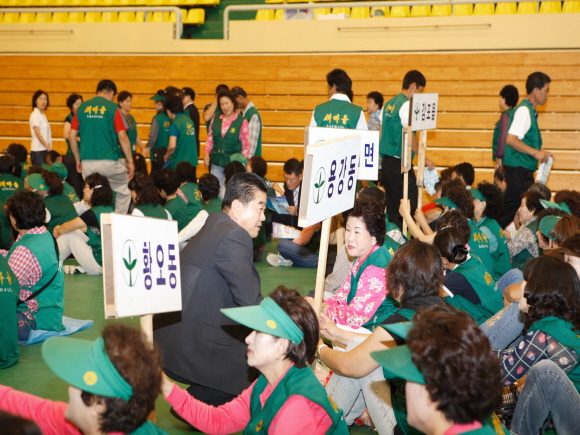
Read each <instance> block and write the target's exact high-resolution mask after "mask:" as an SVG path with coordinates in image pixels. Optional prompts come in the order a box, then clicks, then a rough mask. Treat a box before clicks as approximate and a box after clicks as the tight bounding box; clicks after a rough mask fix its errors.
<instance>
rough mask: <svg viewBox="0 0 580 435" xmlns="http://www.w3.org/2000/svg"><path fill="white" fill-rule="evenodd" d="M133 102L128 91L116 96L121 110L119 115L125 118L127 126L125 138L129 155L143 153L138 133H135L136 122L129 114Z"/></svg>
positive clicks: (131, 95)
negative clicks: (127, 140) (128, 144)
mask: <svg viewBox="0 0 580 435" xmlns="http://www.w3.org/2000/svg"><path fill="white" fill-rule="evenodd" d="M132 100H133V94H132V93H131V92H129V91H121V92H119V95H117V101H118V103H119V109H121V115H123V118H125V123H126V124H127V127H128V129H127V137H128V138H129V143H130V144H131V153H132V154H135V153H140V152H142V151H143V145H142V144H141V138H140V137H139V132H138V131H137V121H135V118H133V115H131V114H130V113H129V112H130V111H131V104H132Z"/></svg>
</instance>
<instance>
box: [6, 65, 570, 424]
mask: <svg viewBox="0 0 580 435" xmlns="http://www.w3.org/2000/svg"><path fill="white" fill-rule="evenodd" d="M327 84H328V94H329V101H327V102H325V103H322V104H320V105H318V106H316V107H315V108H314V110H313V112H312V118H311V124H310V125H311V126H319V127H329V128H347V129H368V128H370V129H376V130H380V131H381V136H380V143H379V153H380V157H381V163H382V165H381V175H380V176H379V178H378V180H375V181H374V182H367V183H365V184H364V185H362V186H360V189H359V192H358V193H357V197H356V199H355V202H354V206H353V207H352V209H350V210H347V211H345V212H344V213H342V214H341V215H340V216H337V221H338V222H339V226H342V227H343V228H344V247H342V246H341V247H337V252H336V257H335V259H333V261H332V264H330V266H331V267H330V269H331V271H330V270H329V272H330V273H329V274H328V276H327V277H326V281H325V291H324V300H323V302H322V306H321V308H320V312H318V313H317V312H315V311H314V307H315V306H317V304H316V301H314V299H313V298H312V297H310V296H306V297H302V296H301V295H300V294H299V292H298V291H296V290H294V289H291V288H288V286H283V285H281V286H279V287H278V288H276V290H274V291H273V292H272V293H271V294H270V295H269V296H268V297H266V298H264V297H263V296H262V288H261V281H260V274H259V273H258V271H257V269H256V266H255V264H256V263H257V262H260V261H262V259H263V254H264V252H265V248H266V244H267V241H268V240H271V239H272V232H273V226H274V225H285V226H288V227H291V228H293V229H294V230H296V234H297V236H295V237H293V238H289V239H285V238H280V239H279V240H278V241H277V244H276V248H277V252H278V253H277V254H276V253H271V254H268V256H267V257H266V260H267V263H269V264H270V265H271V266H274V267H284V266H286V267H288V266H295V267H305V268H311V267H317V266H318V262H319V256H318V249H319V248H320V224H316V225H313V226H311V227H306V228H302V227H300V226H299V225H298V219H297V217H298V213H299V209H300V198H301V191H302V187H303V186H302V181H303V175H304V174H303V170H304V166H303V162H301V161H299V160H298V159H295V158H291V159H289V160H287V161H286V162H285V164H284V166H283V172H284V183H283V185H278V184H277V183H273V182H271V181H270V180H268V178H267V163H266V161H265V160H264V158H262V157H261V152H262V134H261V130H262V121H261V117H260V114H259V112H258V110H257V109H256V107H255V106H254V105H253V103H252V102H251V101H250V99H249V98H248V95H247V93H246V92H245V91H244V90H243V89H242V88H240V87H238V86H236V87H233V88H232V89H231V90H230V89H229V88H228V87H227V86H226V85H219V86H218V87H217V88H216V92H215V100H214V101H213V102H212V103H211V104H208V105H207V106H206V107H205V108H204V110H203V112H202V117H203V120H204V121H205V122H206V127H207V131H208V135H207V140H206V142H205V144H204V159H203V162H204V164H205V165H207V167H208V169H209V173H207V174H204V175H202V176H201V177H199V178H198V176H197V171H196V167H197V166H198V164H199V161H200V156H201V143H200V141H199V123H200V120H201V118H200V116H199V115H200V112H199V111H198V109H197V108H196V107H195V104H194V100H195V92H194V91H193V89H191V88H183V89H178V88H174V87H171V86H170V87H168V88H166V89H165V90H160V91H158V92H157V93H156V94H155V95H154V96H152V97H151V100H152V101H154V104H155V109H156V111H157V114H156V115H155V117H154V118H153V120H152V123H151V129H150V134H149V138H148V141H147V144H146V145H144V144H143V143H142V141H141V139H140V138H139V134H138V132H137V128H136V122H135V119H134V118H133V117H132V116H131V115H130V110H131V99H132V95H131V93H130V92H128V91H122V92H120V93H119V95H118V98H117V100H118V104H115V103H114V102H113V101H114V97H115V96H116V94H117V88H116V86H115V84H114V83H113V82H111V81H109V80H103V81H101V82H100V83H99V84H98V86H97V92H96V94H97V95H96V97H93V98H91V99H89V100H87V101H84V100H83V98H82V96H80V95H71V96H70V97H69V98H68V100H67V105H68V107H69V108H70V110H71V113H70V115H68V116H67V118H66V120H65V122H64V134H65V138H66V139H67V143H68V150H67V154H66V155H62V156H61V155H59V154H58V153H56V152H55V151H53V150H52V149H51V141H52V135H51V132H50V126H49V124H48V122H47V121H46V116H45V114H44V111H45V110H46V109H47V108H48V104H49V98H48V95H47V94H46V93H45V92H43V91H38V92H36V93H35V94H34V97H33V108H34V112H33V113H32V115H31V117H30V125H31V134H32V137H33V141H32V145H31V153H30V158H31V164H29V163H28V161H27V150H26V148H25V147H23V146H22V145H19V144H13V145H11V146H10V147H9V148H8V149H7V150H6V155H5V156H2V157H0V201H1V202H2V204H3V205H4V207H3V210H2V213H0V224H1V225H2V232H1V235H2V239H1V243H0V245H1V246H2V247H3V248H5V250H3V251H0V253H1V254H2V256H1V258H0V286H2V291H0V298H1V299H2V302H1V303H0V307H2V308H1V310H2V312H3V313H5V315H3V319H2V325H0V330H2V331H3V332H2V335H1V337H0V344H1V347H0V368H9V367H11V366H13V365H14V364H15V363H16V361H17V360H18V357H19V351H18V344H17V343H18V340H19V339H20V340H26V339H27V337H28V336H29V335H30V334H31V331H33V330H51V331H59V330H62V329H63V324H62V315H63V309H64V273H65V272H68V273H88V274H90V275H100V274H102V271H103V269H102V261H103V252H102V244H101V236H100V222H101V217H102V215H103V214H104V213H111V212H113V211H116V212H121V213H130V214H132V215H134V216H145V217H154V218H158V219H169V220H175V221H176V222H177V227H178V231H179V234H178V237H179V242H180V249H181V254H180V265H181V283H182V304H183V308H182V310H181V311H180V312H175V313H165V314H158V315H155V316H154V343H155V346H154V347H151V346H149V345H148V344H147V343H146V341H145V339H144V338H143V337H142V336H141V335H140V333H139V332H138V331H137V330H135V329H132V328H130V327H128V326H124V325H119V324H115V325H109V326H107V327H106V328H105V330H104V331H103V335H102V337H101V338H99V339H98V340H96V341H94V342H89V341H84V340H78V339H74V338H63V337H56V338H51V339H49V340H47V341H46V342H45V343H44V344H43V358H44V359H45V361H46V363H47V364H48V366H49V368H50V369H51V370H52V371H53V372H54V373H55V374H56V375H57V376H58V377H60V378H61V379H62V380H63V381H65V382H66V383H68V384H70V387H69V403H68V404H64V403H60V402H53V401H50V400H48V399H41V398H38V397H34V396H29V395H27V394H25V393H22V392H19V391H15V390H12V389H10V388H8V387H4V386H0V410H2V411H4V412H8V413H11V414H14V415H15V416H18V417H21V418H23V419H28V420H32V422H33V423H30V422H29V421H27V420H22V419H20V420H18V417H14V416H12V417H10V416H6V415H2V414H0V421H2V420H3V419H6V421H8V420H9V419H12V420H10V421H11V422H12V423H11V424H14V425H16V426H18V425H20V427H25V425H27V424H34V423H35V424H36V425H38V427H39V428H40V429H41V430H42V431H43V433H45V434H53V433H54V434H64V433H67V434H69V433H70V434H77V433H79V434H80V433H85V434H89V433H95V434H105V433H113V432H122V433H135V434H141V433H151V434H153V433H163V432H162V430H161V429H160V428H158V427H156V426H155V425H153V424H152V423H150V422H148V421H147V416H148V415H149V413H150V412H151V410H152V409H153V406H154V401H155V399H156V397H157V396H158V394H161V395H162V396H163V397H164V398H165V400H166V401H167V402H168V403H169V404H170V405H171V407H172V408H171V409H172V411H171V412H172V413H173V414H174V415H175V416H176V417H177V418H179V419H180V420H183V421H185V422H187V423H189V424H190V425H191V426H192V428H194V429H197V430H199V431H201V432H204V433H215V434H218V433H232V432H237V431H242V430H243V431H244V433H250V432H252V433H253V432H256V433H272V434H294V433H296V434H298V433H307V434H346V433H348V432H349V429H348V426H350V425H353V424H367V425H369V426H372V428H374V429H375V430H376V431H377V432H378V433H379V434H381V435H384V434H389V435H390V434H405V435H407V434H414V433H425V434H427V435H455V434H474V435H475V434H482V435H484V434H503V433H509V431H510V430H511V433H513V434H517V435H523V434H533V435H536V434H542V433H545V431H546V430H555V431H556V432H557V433H558V434H573V433H575V431H576V430H577V428H578V427H579V426H580V412H578V411H580V393H579V391H580V336H579V334H580V192H577V191H574V190H562V191H559V192H557V193H556V195H555V196H554V197H552V192H551V191H550V190H549V189H548V188H547V187H546V186H545V185H543V184H541V183H537V182H536V183H534V180H533V173H534V171H535V170H536V168H537V165H538V163H539V162H546V161H547V160H548V159H550V158H552V159H553V158H554V156H553V155H552V154H551V153H550V152H548V151H545V150H542V139H541V132H540V128H539V126H538V122H537V113H536V111H535V108H536V107H537V106H538V105H543V104H545V102H546V100H547V98H548V90H549V86H550V78H549V77H548V76H547V75H546V74H544V73H541V72H535V73H532V74H530V76H529V77H528V79H527V82H526V93H527V97H526V98H525V99H524V100H523V101H521V102H520V103H519V104H518V100H519V93H518V90H517V88H515V87H514V86H513V85H506V86H505V87H503V88H502V89H501V91H500V94H499V95H500V99H499V107H500V108H501V110H502V114H501V117H500V120H499V121H498V122H497V124H496V127H495V132H494V135H493V142H492V143H491V144H490V149H491V151H492V158H493V160H494V161H495V174H494V179H493V180H488V181H482V182H479V183H477V184H475V171H474V168H473V166H472V165H471V164H470V163H469V162H464V163H461V164H458V165H455V166H452V167H450V168H447V169H444V170H442V171H441V173H440V180H439V182H438V183H437V184H436V186H435V190H436V194H435V198H434V200H433V201H432V202H430V203H429V204H427V205H425V206H424V207H421V208H417V190H416V189H414V188H412V187H413V186H414V185H415V183H416V176H415V174H414V171H411V172H410V174H409V183H410V187H411V188H410V189H409V200H408V201H403V199H402V198H403V189H404V186H403V176H402V174H401V170H400V169H401V155H402V146H403V144H402V130H403V128H404V127H406V126H407V125H408V122H409V101H410V99H411V98H412V96H413V95H414V94H416V93H420V92H422V91H423V90H424V89H425V88H426V86H427V80H426V78H425V76H424V75H423V74H422V73H421V72H419V71H416V70H413V71H409V72H408V73H407V74H406V75H405V77H404V78H403V82H402V89H401V92H400V93H399V94H398V95H396V96H394V97H393V98H391V99H389V100H388V101H387V102H386V103H385V102H384V98H383V96H382V95H381V94H380V93H379V92H371V93H369V94H368V96H367V112H368V114H369V116H370V119H369V122H368V123H367V120H366V117H365V114H364V111H363V109H362V108H361V107H359V106H357V105H355V104H353V102H352V100H353V92H352V81H351V79H350V78H349V76H348V75H347V73H346V72H345V71H343V70H340V69H335V70H332V71H331V72H329V74H328V75H327ZM417 148H418V144H417V141H416V139H415V138H413V140H412V149H413V151H417ZM147 154H149V155H150V170H149V168H148V166H147V165H145V164H144V163H145V157H146V156H147ZM425 166H426V167H427V168H429V169H430V170H433V169H434V168H435V162H433V161H431V160H429V159H426V161H425ZM73 173H74V174H75V175H79V174H82V178H81V177H80V176H79V177H78V178H75V177H72V178H70V175H71V174H73ZM67 179H68V180H70V182H71V184H69V183H67V181H66V180H67ZM79 180H80V183H79ZM275 196H282V197H284V198H285V199H286V201H287V203H288V206H287V208H286V210H285V213H284V212H282V213H278V212H275V211H274V210H272V209H269V208H268V198H273V197H275ZM403 222H405V224H406V227H407V228H408V230H409V231H408V233H403V232H402V228H403V225H402V224H403ZM5 227H7V228H8V231H6V228H5ZM71 254H72V255H73V256H74V258H75V259H76V260H77V261H78V263H79V265H80V266H66V267H63V263H62V261H63V260H65V259H67V258H68V257H69V256H70V255H71ZM285 284H288V283H285ZM192 331H194V332H193V333H192ZM313 362H316V367H317V368H316V371H315V372H313V371H312V370H311V368H310V364H312V363H313ZM175 382H179V383H182V384H185V385H188V386H189V387H188V388H187V389H182V388H180V387H179V386H177V385H176V384H175ZM513 385H515V386H516V387H517V388H512V386H513ZM505 388H508V389H509V391H510V392H513V391H516V390H517V391H518V392H517V393H515V394H508V395H506V394H503V393H504V392H505V390H504V389H505ZM508 396H509V397H508ZM517 396H519V398H517V401H516V400H515V397H517ZM506 401H508V402H509V403H506ZM506 409H507V410H508V411H506ZM510 409H511V411H509V410H510ZM498 416H499V417H501V419H500V418H499V417H498ZM361 422H362V423H361ZM510 426H511V428H510ZM14 433H18V432H14Z"/></svg>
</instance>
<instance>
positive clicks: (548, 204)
mask: <svg viewBox="0 0 580 435" xmlns="http://www.w3.org/2000/svg"><path fill="white" fill-rule="evenodd" d="M540 202H541V203H542V206H543V207H544V208H556V209H558V210H562V211H565V212H566V213H568V214H571V212H570V207H568V204H566V203H565V202H560V203H557V202H552V201H546V200H545V199H540Z"/></svg>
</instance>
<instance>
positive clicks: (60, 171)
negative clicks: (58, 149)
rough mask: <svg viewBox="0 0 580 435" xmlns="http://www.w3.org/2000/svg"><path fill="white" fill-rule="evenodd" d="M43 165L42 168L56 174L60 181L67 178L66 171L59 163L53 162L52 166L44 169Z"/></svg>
mask: <svg viewBox="0 0 580 435" xmlns="http://www.w3.org/2000/svg"><path fill="white" fill-rule="evenodd" d="M45 165H46V163H45V164H44V165H42V167H43V168H44V169H46V170H47V171H50V172H54V173H55V174H57V175H58V176H59V177H60V179H61V180H63V181H64V180H66V177H68V169H67V168H66V166H65V165H64V164H62V163H61V162H54V163H53V164H52V165H46V167H45Z"/></svg>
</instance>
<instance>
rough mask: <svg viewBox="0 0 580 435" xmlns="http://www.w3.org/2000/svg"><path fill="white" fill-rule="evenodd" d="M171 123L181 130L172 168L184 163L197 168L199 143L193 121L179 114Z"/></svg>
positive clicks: (172, 159) (172, 160) (172, 157)
mask: <svg viewBox="0 0 580 435" xmlns="http://www.w3.org/2000/svg"><path fill="white" fill-rule="evenodd" d="M171 123H172V124H173V125H175V126H176V127H177V129H178V130H179V137H178V138H177V145H176V147H175V151H174V152H173V155H172V156H171V164H170V168H171V169H173V170H175V169H176V168H177V164H178V163H179V162H183V161H185V162H189V163H191V164H192V165H193V166H197V163H198V162H197V160H198V156H197V141H196V139H195V126H194V125H193V121H192V120H191V118H190V117H189V116H185V115H184V114H183V113H178V114H177V115H176V116H175V119H174V120H173V121H171ZM228 163H229V162H228ZM226 164H227V163H226ZM224 166H225V165H224Z"/></svg>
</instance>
